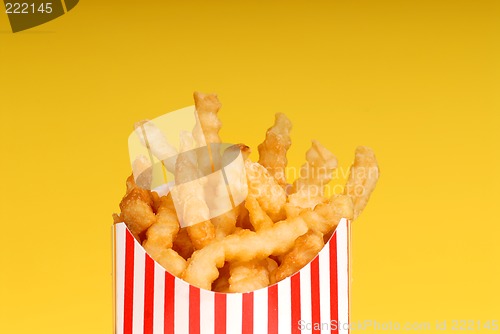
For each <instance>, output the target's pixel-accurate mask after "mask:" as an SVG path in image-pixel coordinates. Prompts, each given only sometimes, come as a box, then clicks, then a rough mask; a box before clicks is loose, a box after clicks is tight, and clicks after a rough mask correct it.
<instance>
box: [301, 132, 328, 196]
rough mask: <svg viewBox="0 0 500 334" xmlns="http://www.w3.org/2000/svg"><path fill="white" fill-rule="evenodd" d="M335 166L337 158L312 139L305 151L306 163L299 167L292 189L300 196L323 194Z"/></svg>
mask: <svg viewBox="0 0 500 334" xmlns="http://www.w3.org/2000/svg"><path fill="white" fill-rule="evenodd" d="M335 168H337V158H336V157H335V155H334V154H333V153H332V152H330V151H329V150H328V149H326V148H325V147H324V146H323V145H321V144H320V142H319V141H317V140H313V141H312V145H311V148H310V149H309V150H308V151H307V152H306V163H305V164H304V165H302V167H301V168H300V174H299V178H298V179H297V180H295V182H294V183H293V191H294V192H296V193H298V194H300V196H301V197H305V198H310V197H317V196H323V191H324V187H325V185H327V184H328V182H330V181H331V180H332V176H333V175H332V172H333V170H334V169H335Z"/></svg>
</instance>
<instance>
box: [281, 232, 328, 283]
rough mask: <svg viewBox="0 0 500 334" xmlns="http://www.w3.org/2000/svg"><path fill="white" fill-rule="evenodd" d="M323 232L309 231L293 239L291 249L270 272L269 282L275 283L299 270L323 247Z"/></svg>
mask: <svg viewBox="0 0 500 334" xmlns="http://www.w3.org/2000/svg"><path fill="white" fill-rule="evenodd" d="M323 246H324V241H323V234H321V233H320V232H317V231H309V232H307V233H306V234H304V235H303V236H300V237H298V238H297V240H295V243H294V245H293V249H292V250H291V251H290V252H289V253H287V254H286V255H284V256H283V259H282V262H281V264H280V266H279V267H278V268H277V269H276V270H275V271H274V272H272V273H271V283H276V282H279V281H281V280H283V279H284V278H286V277H288V276H290V275H292V274H293V273H295V272H297V271H299V270H300V269H302V267H304V266H305V265H306V264H308V263H309V262H310V261H311V260H312V259H314V257H315V256H316V255H317V254H318V253H319V251H320V250H321V249H322V248H323Z"/></svg>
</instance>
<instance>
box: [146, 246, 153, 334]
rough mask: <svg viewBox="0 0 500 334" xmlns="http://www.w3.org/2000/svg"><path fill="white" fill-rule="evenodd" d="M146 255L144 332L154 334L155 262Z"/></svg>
mask: <svg viewBox="0 0 500 334" xmlns="http://www.w3.org/2000/svg"><path fill="white" fill-rule="evenodd" d="M145 256H146V265H145V269H144V270H145V272H146V275H145V278H144V334H153V318H154V313H153V312H154V293H155V262H154V261H153V259H152V258H151V257H150V256H149V255H148V254H145Z"/></svg>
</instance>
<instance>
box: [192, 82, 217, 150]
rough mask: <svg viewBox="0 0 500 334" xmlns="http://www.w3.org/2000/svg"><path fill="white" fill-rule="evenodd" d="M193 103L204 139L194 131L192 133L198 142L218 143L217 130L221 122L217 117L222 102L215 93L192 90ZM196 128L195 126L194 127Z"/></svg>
mask: <svg viewBox="0 0 500 334" xmlns="http://www.w3.org/2000/svg"><path fill="white" fill-rule="evenodd" d="M193 97H194V104H195V107H196V112H197V115H198V120H199V122H200V125H201V129H202V131H203V135H204V137H205V138H204V139H205V140H204V141H203V140H202V139H201V138H200V134H199V133H198V132H197V131H195V133H194V134H193V135H194V137H195V139H196V140H197V141H198V143H200V144H201V143H203V142H205V143H207V144H209V143H220V142H221V140H220V137H219V130H220V128H221V127H222V122H221V121H220V120H219V118H218V117H217V113H218V112H219V110H220V108H221V106H222V104H221V103H220V102H219V99H218V98H217V95H216V94H203V93H200V92H194V94H193ZM195 129H196V128H195Z"/></svg>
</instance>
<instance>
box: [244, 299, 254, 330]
mask: <svg viewBox="0 0 500 334" xmlns="http://www.w3.org/2000/svg"><path fill="white" fill-rule="evenodd" d="M242 311H243V315H242V325H243V326H242V330H241V333H242V334H253V292H249V293H244V294H243V305H242Z"/></svg>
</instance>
